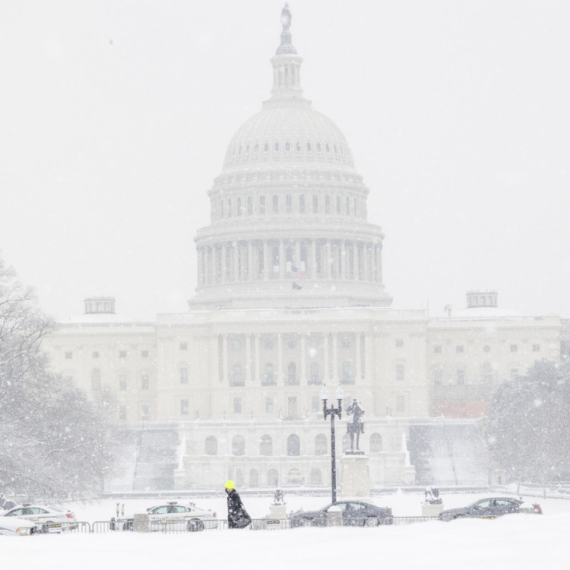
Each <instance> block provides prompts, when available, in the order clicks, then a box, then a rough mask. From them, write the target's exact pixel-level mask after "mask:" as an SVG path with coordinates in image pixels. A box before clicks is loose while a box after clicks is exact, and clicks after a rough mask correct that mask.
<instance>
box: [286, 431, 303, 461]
mask: <svg viewBox="0 0 570 570" xmlns="http://www.w3.org/2000/svg"><path fill="white" fill-rule="evenodd" d="M287 455H289V456H297V455H301V440H300V439H299V436H298V435H297V434H295V433H292V434H291V435H290V436H289V437H288V438H287Z"/></svg>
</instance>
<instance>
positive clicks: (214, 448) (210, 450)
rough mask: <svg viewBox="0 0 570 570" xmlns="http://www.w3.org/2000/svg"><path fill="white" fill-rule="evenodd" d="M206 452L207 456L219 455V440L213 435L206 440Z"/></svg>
mask: <svg viewBox="0 0 570 570" xmlns="http://www.w3.org/2000/svg"><path fill="white" fill-rule="evenodd" d="M204 451H205V453H206V455H218V440H217V439H216V438H215V437H214V436H213V435H209V436H208V437H207V438H206V441H205V442H204Z"/></svg>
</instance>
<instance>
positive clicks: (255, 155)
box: [224, 100, 354, 171]
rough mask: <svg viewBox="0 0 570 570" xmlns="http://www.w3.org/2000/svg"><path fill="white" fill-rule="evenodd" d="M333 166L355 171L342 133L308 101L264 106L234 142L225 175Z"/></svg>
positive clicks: (240, 130) (225, 165) (246, 124)
mask: <svg viewBox="0 0 570 570" xmlns="http://www.w3.org/2000/svg"><path fill="white" fill-rule="evenodd" d="M283 162H285V163H287V164H290V163H291V162H300V163H303V164H307V163H316V164H321V165H323V164H330V165H335V166H339V167H344V168H348V169H350V170H354V162H353V159H352V153H351V152H350V148H349V146H348V144H347V142H346V138H345V137H344V135H343V134H342V132H341V131H340V129H339V128H338V127H337V126H336V125H335V124H334V123H333V122H332V121H331V120H330V119H329V118H328V117H326V116H325V115H323V114H322V113H319V112H317V111H315V110H313V109H312V107H311V105H310V103H309V102H308V101H303V100H301V101H295V102H288V103H281V104H279V105H271V104H270V105H268V104H266V105H265V106H264V109H263V110H262V111H260V112H259V113H257V114H256V115H254V116H253V117H251V119H249V120H248V121H247V122H246V123H244V124H243V125H242V126H241V127H240V128H239V129H238V131H237V133H236V134H235V135H234V137H233V138H232V140H231V142H230V144H229V146H228V150H227V152H226V159H225V162H224V171H227V170H233V169H234V168H236V167H238V168H239V167H242V166H254V165H263V164H267V163H283Z"/></svg>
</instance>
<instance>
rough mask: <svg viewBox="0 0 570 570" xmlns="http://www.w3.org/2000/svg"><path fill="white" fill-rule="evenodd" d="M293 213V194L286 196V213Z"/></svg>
mask: <svg viewBox="0 0 570 570" xmlns="http://www.w3.org/2000/svg"><path fill="white" fill-rule="evenodd" d="M292 211H293V198H291V194H287V196H285V212H286V213H287V214H290V213H291V212H292Z"/></svg>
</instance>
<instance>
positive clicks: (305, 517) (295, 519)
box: [290, 501, 394, 527]
mask: <svg viewBox="0 0 570 570" xmlns="http://www.w3.org/2000/svg"><path fill="white" fill-rule="evenodd" d="M332 507H336V508H339V509H340V510H341V512H342V522H343V525H344V526H378V525H382V524H393V523H394V517H393V516H392V509H389V508H387V507H377V506H376V505H372V504H370V503H364V502H362V501H339V502H337V503H334V504H333V503H331V504H330V505H327V506H326V507H323V508H322V509H320V510H318V511H308V512H306V513H303V512H301V513H295V514H293V515H291V517H290V518H291V527H299V526H326V524H327V514H328V512H329V509H331V508H332Z"/></svg>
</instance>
